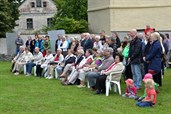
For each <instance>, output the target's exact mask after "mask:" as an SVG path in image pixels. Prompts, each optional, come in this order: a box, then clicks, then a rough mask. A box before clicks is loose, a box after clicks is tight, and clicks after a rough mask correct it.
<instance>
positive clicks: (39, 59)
mask: <svg viewBox="0 0 171 114" xmlns="http://www.w3.org/2000/svg"><path fill="white" fill-rule="evenodd" d="M33 60H34V62H33V63H35V64H41V62H42V60H43V55H42V53H41V52H38V53H35V54H34V57H33Z"/></svg>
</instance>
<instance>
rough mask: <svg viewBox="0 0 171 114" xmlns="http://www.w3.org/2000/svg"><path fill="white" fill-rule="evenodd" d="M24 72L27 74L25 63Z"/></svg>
mask: <svg viewBox="0 0 171 114" xmlns="http://www.w3.org/2000/svg"><path fill="white" fill-rule="evenodd" d="M24 74H25V75H26V64H25V65H24Z"/></svg>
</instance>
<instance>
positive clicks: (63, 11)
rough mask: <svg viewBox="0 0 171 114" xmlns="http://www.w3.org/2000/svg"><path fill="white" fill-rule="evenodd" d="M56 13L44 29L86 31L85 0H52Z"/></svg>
mask: <svg viewBox="0 0 171 114" xmlns="http://www.w3.org/2000/svg"><path fill="white" fill-rule="evenodd" d="M54 2H55V3H56V6H57V9H58V11H57V14H56V15H55V16H54V18H53V24H52V26H51V27H50V28H48V27H45V28H44V30H45V31H47V30H53V29H64V30H65V31H66V33H81V32H87V31H88V22H87V0H54Z"/></svg>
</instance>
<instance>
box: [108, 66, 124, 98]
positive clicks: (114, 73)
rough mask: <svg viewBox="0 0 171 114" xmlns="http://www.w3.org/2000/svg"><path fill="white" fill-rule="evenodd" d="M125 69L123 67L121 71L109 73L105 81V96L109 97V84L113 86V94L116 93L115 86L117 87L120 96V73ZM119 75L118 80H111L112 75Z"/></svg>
mask: <svg viewBox="0 0 171 114" xmlns="http://www.w3.org/2000/svg"><path fill="white" fill-rule="evenodd" d="M124 69H125V67H124V66H123V69H122V70H121V71H118V72H111V73H110V75H109V78H108V79H106V96H109V90H110V89H111V83H113V84H114V92H116V86H117V87H118V91H119V95H121V86H120V79H121V77H122V72H123V71H124ZM116 74H117V75H119V80H118V81H116V80H112V76H113V75H116Z"/></svg>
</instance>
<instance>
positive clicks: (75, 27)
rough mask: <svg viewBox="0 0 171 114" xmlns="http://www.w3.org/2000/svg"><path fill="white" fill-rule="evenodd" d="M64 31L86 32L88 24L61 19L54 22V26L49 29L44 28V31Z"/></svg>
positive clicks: (83, 21) (81, 21)
mask: <svg viewBox="0 0 171 114" xmlns="http://www.w3.org/2000/svg"><path fill="white" fill-rule="evenodd" d="M54 29H57V30H59V29H64V30H65V32H66V33H81V32H86V31H87V29H88V23H87V21H86V20H79V21H78V20H75V19H73V18H68V17H63V18H57V19H56V20H54V25H53V26H52V27H50V28H48V27H44V31H48V30H54Z"/></svg>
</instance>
